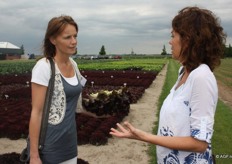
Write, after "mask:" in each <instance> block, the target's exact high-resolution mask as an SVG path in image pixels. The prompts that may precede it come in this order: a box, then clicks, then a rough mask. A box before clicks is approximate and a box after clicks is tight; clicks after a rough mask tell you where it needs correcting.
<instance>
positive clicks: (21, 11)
mask: <svg viewBox="0 0 232 164" xmlns="http://www.w3.org/2000/svg"><path fill="white" fill-rule="evenodd" d="M188 5H197V6H199V7H205V8H207V9H210V10H212V11H213V12H215V13H216V15H217V16H219V17H220V19H221V22H222V25H223V27H224V29H225V31H226V33H227V34H228V39H227V40H228V43H232V39H231V38H232V28H231V27H232V17H231V14H232V10H231V2H230V0H211V1H210V2H209V1H202V0H189V1H186V0H178V1H173V0H165V1H161V0H159V1H154V0H111V1H109V0H98V1H93V0H79V1H76V0H66V1H63V0H56V1H47V0H40V1H32V0H17V1H14V0H1V1H0V11H1V15H0V20H1V31H0V37H1V38H0V39H1V40H0V41H8V42H11V43H13V44H15V45H17V46H21V45H22V44H23V45H24V48H25V50H26V52H27V53H36V54H38V53H40V51H39V50H40V47H41V43H42V40H43V37H44V33H45V29H46V26H47V22H48V21H49V20H50V19H51V18H52V17H54V16H59V15H61V14H66V15H71V16H72V17H73V18H74V19H75V20H76V21H77V23H78V25H79V29H80V30H79V34H78V50H79V53H80V54H98V52H99V50H100V48H101V46H102V45H105V48H106V52H107V53H116V54H117V53H119V54H120V53H130V52H131V50H132V49H133V50H134V52H135V53H149V54H153V53H160V52H161V50H162V48H163V45H166V48H167V50H169V45H168V41H169V39H170V29H171V28H170V25H171V20H172V18H173V17H174V16H175V15H176V14H177V12H178V11H179V10H180V9H181V8H183V7H185V6H188Z"/></svg>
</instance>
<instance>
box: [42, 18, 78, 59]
mask: <svg viewBox="0 0 232 164" xmlns="http://www.w3.org/2000/svg"><path fill="white" fill-rule="evenodd" d="M68 24H69V25H73V26H74V27H75V28H76V30H77V32H78V25H77V23H76V22H75V21H74V20H73V18H72V17H70V16H66V15H61V16H59V17H54V18H52V19H51V20H50V21H49V22H48V26H47V30H46V33H45V37H44V43H43V54H44V56H45V57H47V58H48V57H51V58H53V57H54V56H55V54H56V48H55V46H54V45H53V44H52V43H51V41H50V38H51V37H56V36H58V35H59V34H60V33H62V32H63V30H64V28H65V27H66V26H67V25H68Z"/></svg>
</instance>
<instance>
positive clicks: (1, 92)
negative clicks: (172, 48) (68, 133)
mask: <svg viewBox="0 0 232 164" xmlns="http://www.w3.org/2000/svg"><path fill="white" fill-rule="evenodd" d="M81 73H82V75H83V76H85V77H86V78H87V80H88V81H87V84H86V86H85V88H84V90H83V93H82V95H83V106H84V107H85V108H86V110H87V111H88V112H92V113H94V114H95V115H96V116H99V117H93V116H89V115H86V114H83V113H78V114H76V120H77V131H78V134H77V135H78V144H79V145H82V144H93V145H104V144H106V143H107V140H108V138H109V137H111V136H110V135H109V130H110V128H111V127H114V126H115V124H116V123H117V122H121V121H122V119H123V118H124V117H125V116H127V115H128V114H129V111H130V104H132V103H136V102H137V100H138V99H139V98H140V97H141V96H142V95H143V93H144V91H145V89H146V88H148V87H149V85H150V84H151V83H152V81H153V80H154V79H155V78H156V75H157V72H151V71H140V70H136V71H135V70H121V71H82V72H81ZM30 78H31V76H30V74H18V75H16V74H12V75H9V74H8V75H0V118H1V119H0V137H7V138H10V139H12V140H16V139H19V138H26V137H27V135H28V124H29V118H30V112H31V88H30ZM105 90H107V91H113V92H112V93H111V95H104V94H102V93H103V91H105ZM120 90H121V92H120V93H119V92H118V91H120ZM94 93H99V95H98V97H97V98H95V99H93V98H91V94H94ZM107 96H108V97H107Z"/></svg>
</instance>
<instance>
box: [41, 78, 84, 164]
mask: <svg viewBox="0 0 232 164" xmlns="http://www.w3.org/2000/svg"><path fill="white" fill-rule="evenodd" d="M58 76H60V77H61V79H62V84H63V88H64V93H65V99H66V102H64V103H66V104H65V105H66V108H65V115H64V116H63V119H62V121H61V122H59V123H58V124H51V123H49V124H48V129H47V134H46V140H45V145H44V149H43V150H42V153H41V159H42V161H43V164H58V163H61V162H63V161H66V160H69V159H72V158H74V157H76V156H77V131H76V118H75V117H76V115H75V111H76V107H77V100H78V97H79V95H80V93H81V91H82V85H81V83H80V81H79V80H78V84H77V85H76V86H73V85H70V84H69V83H68V82H67V81H66V80H65V79H64V78H63V77H62V75H61V74H59V75H58ZM59 103H60V102H59ZM56 110H59V109H56Z"/></svg>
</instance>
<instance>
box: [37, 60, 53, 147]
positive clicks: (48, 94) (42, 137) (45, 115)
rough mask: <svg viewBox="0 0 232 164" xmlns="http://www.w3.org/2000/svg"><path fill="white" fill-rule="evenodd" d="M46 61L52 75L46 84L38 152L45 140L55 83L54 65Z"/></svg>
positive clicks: (51, 61)
mask: <svg viewBox="0 0 232 164" xmlns="http://www.w3.org/2000/svg"><path fill="white" fill-rule="evenodd" d="M48 60H49V61H50V65H51V72H52V74H51V78H50V80H49V83H48V88H47V92H46V97H45V102H44V108H43V115H42V121H41V127H40V136H39V150H42V149H43V146H44V142H45V138H46V132H47V126H48V117H49V110H50V106H51V102H52V95H53V90H54V82H55V64H54V61H53V59H52V58H48Z"/></svg>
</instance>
